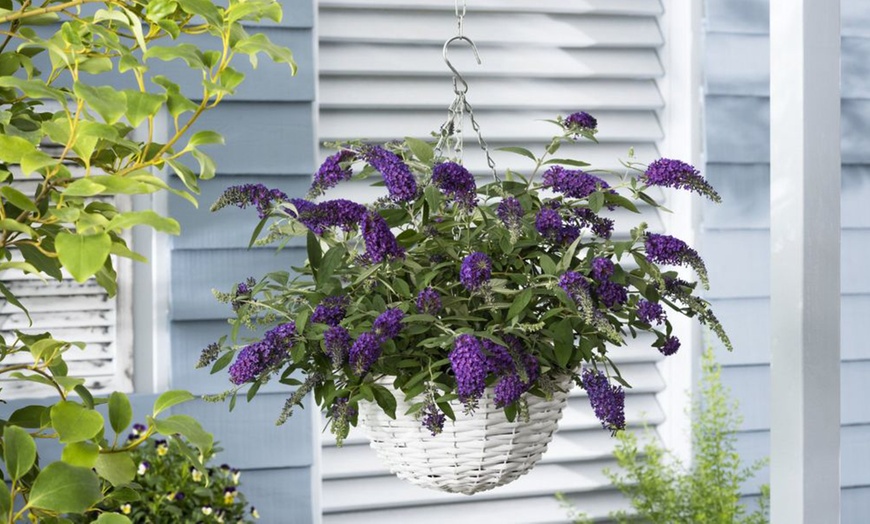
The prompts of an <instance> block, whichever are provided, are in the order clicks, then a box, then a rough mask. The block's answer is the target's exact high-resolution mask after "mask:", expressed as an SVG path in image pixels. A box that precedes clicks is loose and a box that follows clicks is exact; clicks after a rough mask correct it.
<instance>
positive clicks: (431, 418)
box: [421, 402, 447, 437]
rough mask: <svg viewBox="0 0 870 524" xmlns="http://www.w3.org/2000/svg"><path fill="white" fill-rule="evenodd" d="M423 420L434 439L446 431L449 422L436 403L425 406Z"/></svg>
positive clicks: (422, 414)
mask: <svg viewBox="0 0 870 524" xmlns="http://www.w3.org/2000/svg"><path fill="white" fill-rule="evenodd" d="M421 420H422V423H423V427H424V428H426V429H428V430H429V432H430V433H431V434H432V436H433V437H434V436H435V435H438V434H439V433H441V432H442V431H444V423H445V422H446V421H447V417H446V416H445V415H444V413H442V412H441V410H440V409H438V406H437V405H435V403H434V402H427V403H426V405H425V406H423V410H422V412H421Z"/></svg>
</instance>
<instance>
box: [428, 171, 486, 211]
mask: <svg viewBox="0 0 870 524" xmlns="http://www.w3.org/2000/svg"><path fill="white" fill-rule="evenodd" d="M432 183H434V184H435V186H437V187H438V189H440V190H441V192H442V193H444V195H445V196H446V197H447V198H449V199H451V200H453V202H455V203H456V204H457V205H459V206H460V207H462V208H463V209H466V210H470V209H473V208H474V207H475V206H477V185H476V184H475V183H474V175H472V174H471V173H470V172H469V171H468V170H467V169H465V167H464V166H462V165H461V164H457V163H456V162H442V163H440V164H437V165H436V166H435V167H434V168H433V169H432Z"/></svg>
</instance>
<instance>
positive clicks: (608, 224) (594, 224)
mask: <svg viewBox="0 0 870 524" xmlns="http://www.w3.org/2000/svg"><path fill="white" fill-rule="evenodd" d="M574 213H575V214H576V215H577V219H578V220H579V221H580V226H581V227H588V228H591V229H592V232H593V233H595V234H596V235H598V236H599V237H601V238H604V239H608V238H610V236H611V235H612V234H613V220H611V219H609V218H604V217H600V216H598V215H596V214H595V212H594V211H592V210H591V209H589V208H578V209H575V210H574Z"/></svg>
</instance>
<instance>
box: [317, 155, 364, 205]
mask: <svg viewBox="0 0 870 524" xmlns="http://www.w3.org/2000/svg"><path fill="white" fill-rule="evenodd" d="M355 158H356V153H354V152H353V151H350V150H348V149H344V150H342V151H339V152H338V153H336V154H334V155H332V156H330V157H328V158H327V159H326V160H325V161H324V162H323V164H321V166H320V169H318V170H317V173H314V181H313V182H312V184H311V191H310V192H311V193H312V194H314V195H319V194H322V193H323V192H324V191H326V190H327V189H329V188H332V187H335V186H337V185H338V183H339V182H342V181H344V180H350V178H351V177H352V176H353V170H351V168H350V166H349V165H347V164H348V162H350V161H352V160H354V159H355ZM342 164H345V166H342Z"/></svg>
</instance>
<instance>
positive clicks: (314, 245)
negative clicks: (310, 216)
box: [306, 231, 323, 279]
mask: <svg viewBox="0 0 870 524" xmlns="http://www.w3.org/2000/svg"><path fill="white" fill-rule="evenodd" d="M306 247H307V248H308V263H309V264H310V265H311V271H312V272H313V273H314V278H315V279H317V273H318V272H319V271H320V260H321V258H322V257H323V250H322V249H321V248H320V239H319V238H317V235H315V234H314V233H313V232H311V231H309V232H308V237H307V242H306Z"/></svg>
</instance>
